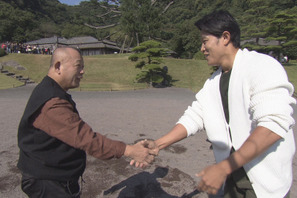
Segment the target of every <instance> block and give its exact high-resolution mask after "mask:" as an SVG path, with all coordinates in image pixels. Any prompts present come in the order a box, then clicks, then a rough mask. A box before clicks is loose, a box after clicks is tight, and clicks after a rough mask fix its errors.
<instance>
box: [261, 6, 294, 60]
mask: <svg viewBox="0 0 297 198" xmlns="http://www.w3.org/2000/svg"><path fill="white" fill-rule="evenodd" d="M268 21H269V27H268V28H267V32H266V35H267V39H268V40H275V41H278V44H279V45H278V46H277V47H273V46H268V47H269V48H270V49H273V50H274V51H276V52H277V53H278V58H280V53H287V52H286V49H287V50H289V51H290V49H292V48H293V49H296V47H297V37H296V32H297V28H296V25H297V15H296V14H288V13H286V12H283V11H281V12H279V13H277V14H276V15H275V16H274V17H273V18H272V19H270V20H268ZM295 53H296V52H295ZM292 56H295V57H296V55H295V54H294V53H293V54H290V55H289V58H293V57H292Z"/></svg>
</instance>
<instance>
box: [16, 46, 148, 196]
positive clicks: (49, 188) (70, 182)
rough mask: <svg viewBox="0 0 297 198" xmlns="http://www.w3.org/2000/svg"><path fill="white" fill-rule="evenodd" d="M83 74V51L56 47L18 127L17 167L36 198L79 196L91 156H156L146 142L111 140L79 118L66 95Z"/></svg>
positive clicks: (26, 189)
mask: <svg viewBox="0 0 297 198" xmlns="http://www.w3.org/2000/svg"><path fill="white" fill-rule="evenodd" d="M83 74H84V61H83V58H82V56H81V54H80V52H79V51H78V50H76V49H74V48H69V47H68V48H58V49H56V50H55V52H54V54H53V55H52V58H51V64H50V68H49V71H48V75H47V76H46V77H44V79H43V80H42V81H41V83H40V84H39V85H37V86H36V88H35V89H34V90H33V92H32V95H31V97H30V99H29V101H28V103H27V106H26V109H25V111H24V114H23V116H22V118H21V121H20V124H19V129H18V145H19V148H20V154H19V161H18V167H19V169H20V170H21V172H22V185H21V186H22V190H23V191H24V192H25V193H26V194H27V195H28V196H29V197H31V198H41V197H50V198H68V197H69V198H70V197H72V198H74V197H80V194H81V190H80V185H79V179H80V178H81V177H82V175H83V173H84V170H85V166H86V153H88V154H90V155H92V156H94V157H96V158H99V159H111V158H120V157H122V156H128V157H131V158H133V159H134V160H136V161H137V162H138V164H139V163H141V166H143V165H144V166H146V165H148V164H149V163H151V162H152V160H153V158H154V157H153V155H149V154H153V153H151V152H150V150H149V149H147V148H145V142H143V141H141V142H139V143H137V144H135V145H126V144H124V143H123V142H120V141H115V140H111V139H109V138H106V137H105V136H103V135H101V134H100V133H96V132H94V131H93V130H92V128H91V127H90V126H89V125H88V124H87V123H85V122H84V121H83V120H82V119H81V118H80V116H79V113H78V110H77V109H76V105H75V102H74V101H73V100H72V98H71V95H69V94H68V93H67V91H68V90H69V89H72V88H76V87H78V86H79V83H80V80H81V79H82V77H83ZM138 164H137V165H136V166H138Z"/></svg>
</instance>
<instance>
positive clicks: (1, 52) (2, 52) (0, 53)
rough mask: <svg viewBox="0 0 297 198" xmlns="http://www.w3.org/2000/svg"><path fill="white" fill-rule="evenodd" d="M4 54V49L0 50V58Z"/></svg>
mask: <svg viewBox="0 0 297 198" xmlns="http://www.w3.org/2000/svg"><path fill="white" fill-rule="evenodd" d="M5 55H6V52H5V50H4V49H2V48H0V57H2V56H5Z"/></svg>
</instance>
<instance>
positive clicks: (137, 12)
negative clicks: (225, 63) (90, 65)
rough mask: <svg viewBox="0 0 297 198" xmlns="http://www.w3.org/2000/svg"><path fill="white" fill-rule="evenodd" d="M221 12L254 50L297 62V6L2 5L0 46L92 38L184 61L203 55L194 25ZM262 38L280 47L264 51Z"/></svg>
mask: <svg viewBox="0 0 297 198" xmlns="http://www.w3.org/2000/svg"><path fill="white" fill-rule="evenodd" d="M219 9H225V10H228V11H229V12H230V13H231V14H232V15H233V16H234V17H235V18H236V20H237V21H238V23H239V25H240V27H241V30H242V38H241V39H242V40H249V39H256V42H255V43H249V44H248V45H246V46H248V47H249V48H251V49H257V50H258V49H259V50H261V51H267V50H270V49H277V50H278V51H279V52H282V53H286V54H287V55H288V56H289V57H290V58H297V57H296V53H295V52H296V48H297V47H296V43H297V38H296V32H297V29H296V27H297V26H296V25H297V24H296V23H297V21H296V19H297V14H296V13H297V6H296V0H274V1H271V0H183V1H177V0H162V1H161V0H90V1H83V2H81V3H80V5H77V6H68V5H65V4H61V3H60V2H59V1H58V0H0V24H1V25H0V42H5V41H11V42H26V41H30V40H35V39H39V38H43V37H51V36H54V35H56V36H61V37H65V38H70V37H74V36H93V37H95V38H97V39H99V40H101V39H110V40H113V41H115V42H117V43H118V44H119V46H126V47H127V46H137V45H139V43H141V42H144V41H147V40H150V39H154V40H157V41H159V42H160V43H161V44H162V47H165V48H169V49H171V50H173V51H175V52H176V53H177V54H178V55H179V56H180V57H182V58H192V57H193V56H194V54H195V53H197V52H198V51H199V49H200V40H199V32H198V31H197V28H196V27H194V25H193V24H194V22H195V21H196V20H198V19H199V18H201V17H202V16H204V15H205V14H207V13H209V12H211V11H214V10H219ZM259 38H266V39H268V40H274V41H278V42H279V44H280V45H279V46H278V47H275V46H259V43H257V41H258V39H259Z"/></svg>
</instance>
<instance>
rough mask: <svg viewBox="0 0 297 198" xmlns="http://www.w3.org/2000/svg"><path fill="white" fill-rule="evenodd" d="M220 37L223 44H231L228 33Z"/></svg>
mask: <svg viewBox="0 0 297 198" xmlns="http://www.w3.org/2000/svg"><path fill="white" fill-rule="evenodd" d="M222 37H223V39H224V44H225V45H228V44H229V43H230V42H231V34H230V32H228V31H224V32H223V34H222Z"/></svg>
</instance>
